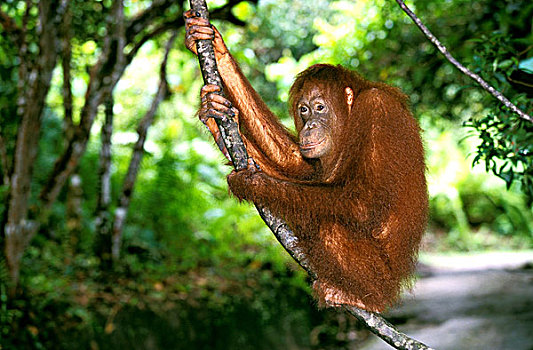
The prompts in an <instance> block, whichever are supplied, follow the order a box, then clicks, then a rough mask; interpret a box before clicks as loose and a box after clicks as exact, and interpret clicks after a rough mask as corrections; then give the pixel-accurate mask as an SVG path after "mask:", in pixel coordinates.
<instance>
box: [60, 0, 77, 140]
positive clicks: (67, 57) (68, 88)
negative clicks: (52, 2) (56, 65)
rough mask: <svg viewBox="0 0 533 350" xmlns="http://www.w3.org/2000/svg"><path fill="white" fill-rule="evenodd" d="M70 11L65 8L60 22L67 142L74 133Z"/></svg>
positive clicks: (64, 117)
mask: <svg viewBox="0 0 533 350" xmlns="http://www.w3.org/2000/svg"><path fill="white" fill-rule="evenodd" d="M71 25H72V12H71V10H70V8H66V13H65V16H64V19H63V23H61V30H62V35H61V52H62V55H61V56H62V57H61V68H62V70H63V88H62V93H63V113H64V116H63V120H64V123H63V124H64V127H65V135H66V139H67V142H68V140H70V139H71V138H72V136H73V134H74V123H73V120H72V110H73V109H72V100H73V98H72V81H71V80H72V77H71V70H72V67H71V64H72V43H71V40H72V28H71Z"/></svg>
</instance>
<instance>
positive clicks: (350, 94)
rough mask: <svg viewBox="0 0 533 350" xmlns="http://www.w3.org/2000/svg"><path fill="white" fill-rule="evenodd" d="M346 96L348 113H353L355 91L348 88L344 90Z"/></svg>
mask: <svg viewBox="0 0 533 350" xmlns="http://www.w3.org/2000/svg"><path fill="white" fill-rule="evenodd" d="M344 95H345V96H346V104H347V105H348V112H351V111H352V106H353V90H352V88H351V87H349V86H347V87H345V88H344Z"/></svg>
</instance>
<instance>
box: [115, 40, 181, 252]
mask: <svg viewBox="0 0 533 350" xmlns="http://www.w3.org/2000/svg"><path fill="white" fill-rule="evenodd" d="M176 37H177V32H174V33H173V34H172V36H171V37H170V39H169V40H168V42H167V45H166V48H165V54H164V57H163V60H162V61H161V68H160V73H159V77H160V78H159V86H158V88H157V92H156V94H155V96H154V99H153V100H152V105H151V106H150V109H149V110H148V111H147V112H146V114H145V115H144V117H143V118H142V120H141V121H140V123H139V126H138V127H137V135H138V138H137V142H136V143H135V146H134V147H133V152H132V155H131V160H130V164H129V167H128V172H127V174H126V177H125V178H124V184H123V187H122V193H121V195H120V199H119V202H118V207H117V209H116V210H115V218H114V222H113V234H112V244H111V246H112V248H111V253H112V257H113V260H114V261H116V260H118V258H119V256H120V245H121V241H122V231H123V229H124V223H125V220H126V216H127V213H128V208H129V205H130V202H131V197H132V195H133V188H134V186H135V181H136V180H137V174H138V172H139V168H140V165H141V161H142V158H143V156H144V143H145V141H146V136H147V134H148V129H149V128H150V126H151V125H152V123H153V121H154V117H155V114H156V112H157V109H158V107H159V104H160V103H161V101H162V100H163V99H164V98H165V96H166V95H167V94H168V83H167V62H168V56H169V53H170V49H171V48H172V46H173V45H174V41H175V40H176Z"/></svg>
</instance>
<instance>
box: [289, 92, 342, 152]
mask: <svg viewBox="0 0 533 350" xmlns="http://www.w3.org/2000/svg"><path fill="white" fill-rule="evenodd" d="M296 108H297V110H296V113H297V114H298V117H299V118H300V119H301V120H302V123H303V124H304V126H303V128H302V130H300V134H299V138H300V141H299V144H300V152H301V153H302V155H303V156H304V157H305V158H320V157H322V156H324V155H326V154H327V153H328V152H329V151H330V150H331V148H332V146H333V145H332V130H331V127H330V125H333V123H334V120H333V119H334V118H335V113H334V112H333V109H332V108H331V106H330V105H329V104H328V103H327V102H326V100H325V98H324V96H323V95H322V94H321V93H320V89H319V88H318V87H314V88H312V89H309V90H307V91H306V93H305V94H304V95H303V96H302V97H301V98H300V100H299V101H298V104H297V107H296Z"/></svg>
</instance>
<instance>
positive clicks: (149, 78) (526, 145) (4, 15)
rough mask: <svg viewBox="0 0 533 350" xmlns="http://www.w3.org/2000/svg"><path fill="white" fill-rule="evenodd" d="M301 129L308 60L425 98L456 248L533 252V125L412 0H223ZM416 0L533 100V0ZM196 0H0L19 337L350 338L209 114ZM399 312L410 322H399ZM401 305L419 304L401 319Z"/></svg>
mask: <svg viewBox="0 0 533 350" xmlns="http://www.w3.org/2000/svg"><path fill="white" fill-rule="evenodd" d="M208 4H209V7H210V10H211V13H212V19H213V23H214V24H215V25H216V26H217V27H218V28H219V30H220V31H221V33H222V35H223V37H224V39H225V41H226V43H227V45H228V47H229V48H230V50H231V52H232V53H233V55H234V56H235V57H236V59H237V60H238V61H239V62H240V63H241V66H242V69H243V71H244V73H245V74H246V76H247V77H248V78H249V79H250V81H251V82H252V85H253V86H254V87H255V88H256V89H257V90H258V91H259V92H260V94H261V96H262V97H263V98H264V99H265V101H266V102H267V104H268V105H269V106H270V107H271V108H272V109H273V111H274V112H275V113H276V114H277V115H279V116H280V117H281V118H282V119H283V120H284V121H286V122H287V125H290V118H289V116H288V114H287V106H286V102H287V94H288V89H289V87H290V85H291V83H292V81H293V79H294V76H295V75H296V74H297V73H298V72H300V71H302V70H303V69H305V68H306V67H308V66H309V65H311V64H314V63H319V62H328V63H333V64H342V65H344V66H346V67H349V68H351V69H354V70H356V71H358V72H359V73H360V74H361V75H363V76H364V77H366V78H368V79H371V80H378V81H383V82H387V83H389V84H391V85H394V86H398V87H400V88H401V89H403V91H404V92H405V93H406V94H407V95H409V96H410V99H411V103H412V108H413V112H414V114H415V116H416V118H417V119H418V120H419V122H420V125H421V127H422V129H423V130H424V132H423V137H424V141H425V146H426V154H427V168H428V169H427V177H428V182H429V194H430V206H431V208H430V209H431V213H430V221H429V224H428V232H427V234H426V237H425V239H424V244H423V247H422V252H421V260H422V262H425V261H426V259H430V258H429V257H431V256H433V255H434V254H443V253H448V252H469V253H470V252H479V251H487V250H488V251H518V250H521V251H526V252H527V251H528V250H531V249H533V210H532V204H533V156H532V154H533V153H532V152H533V124H532V123H530V122H528V121H525V120H522V119H519V118H518V117H517V116H516V115H514V114H512V113H510V112H509V111H508V110H507V109H506V108H504V107H502V106H501V105H499V104H498V103H496V101H495V99H494V98H493V97H491V96H490V95H488V94H487V93H486V92H485V91H483V90H481V89H480V88H479V87H478V86H477V85H476V84H475V83H474V82H473V81H471V80H470V79H469V78H468V77H466V76H464V75H462V74H461V73H460V72H459V71H457V70H456V69H455V68H454V67H453V66H452V65H451V64H450V63H448V62H447V61H446V60H445V59H444V58H443V57H442V56H441V55H440V54H439V53H438V51H437V50H436V49H435V48H434V47H433V45H432V44H431V43H430V42H429V41H427V39H425V38H424V37H423V35H422V34H421V32H420V31H419V29H418V28H417V27H416V26H415V25H414V24H413V23H412V21H411V19H409V18H408V17H407V16H406V15H405V14H404V13H403V12H402V11H401V9H400V8H399V7H398V5H397V3H396V2H395V1H392V0H358V1H343V0H339V1H325V0H315V1H304V0H296V1H288V0H278V1H270V0H256V1H240V0H226V1H225V0H216V1H208ZM408 5H409V6H410V7H411V8H412V9H413V10H414V11H415V12H416V13H417V14H418V16H419V17H420V18H421V19H422V21H423V22H424V23H425V24H426V25H427V26H428V27H429V28H430V29H431V30H432V31H433V33H434V34H435V35H437V37H439V38H440V39H441V41H442V42H443V43H444V44H445V45H446V46H447V47H448V49H449V50H450V51H451V52H452V54H453V55H454V56H455V57H456V58H457V59H459V61H461V62H463V63H464V64H465V65H466V66H467V67H469V68H470V69H471V70H472V71H474V72H476V73H478V74H480V75H482V76H483V77H484V78H485V79H486V80H487V81H489V82H490V83H491V84H493V85H494V86H495V87H496V88H497V89H498V90H499V91H501V92H502V93H504V94H505V95H506V96H507V97H509V98H510V99H511V100H512V101H513V102H515V103H516V104H517V105H518V106H519V107H520V108H522V110H524V111H526V112H528V113H529V114H530V115H531V114H532V112H533V102H532V96H533V88H532V86H533V84H532V81H533V32H532V26H533V3H532V2H531V1H527V0H524V1H520V0H506V1H491V0H474V1H466V0H446V1H442V0H424V1H410V2H408ZM187 9H188V2H182V1H170V0H151V1H148V0H124V1H111V0H90V1H83V0H61V1H59V0H58V1H56V0H40V1H38V0H24V1H23V0H4V1H2V2H1V3H0V160H1V163H0V175H1V179H0V227H1V231H0V232H1V238H0V244H1V248H2V250H1V254H0V349H122V348H130V349H235V348H239V349H309V348H312V349H344V348H346V349H348V348H354V347H355V346H357V344H360V343H361V342H363V341H365V339H367V338H368V337H370V334H369V332H368V331H366V330H364V329H363V328H362V327H361V326H360V325H358V324H357V323H356V322H355V321H354V320H352V319H351V318H349V317H348V316H347V315H344V314H342V313H338V312H334V311H330V310H318V309H317V308H316V305H315V302H314V301H313V298H312V295H311V290H310V287H309V284H308V280H307V277H306V275H305V274H304V273H303V272H302V271H301V270H300V269H299V268H298V266H297V265H296V264H295V263H294V262H293V261H292V260H291V258H290V257H289V256H288V254H287V253H286V252H285V251H284V250H283V248H282V247H281V246H280V245H279V244H278V242H277V241H276V240H275V238H274V236H273V235H272V234H271V233H270V231H269V230H268V228H267V227H266V226H265V225H264V224H263V222H262V221H261V219H260V218H259V216H258V215H257V212H256V211H255V209H254V208H253V206H251V205H248V204H244V203H238V202H237V201H236V200H235V199H233V198H231V197H230V196H229V195H228V190H227V185H226V181H225V175H226V174H227V173H229V171H230V170H231V168H230V167H229V166H227V165H225V161H224V159H223V157H222V156H221V154H220V152H219V151H218V150H217V149H216V147H215V146H214V143H213V142H212V141H211V137H210V136H209V135H208V133H207V131H206V130H205V127H204V126H203V125H202V123H200V122H199V120H198V119H197V117H196V115H195V113H196V110H197V108H198V105H199V91H200V88H201V86H202V78H201V76H200V73H199V69H198V62H197V59H196V57H195V56H194V55H192V54H191V53H190V52H189V51H187V49H186V48H185V46H184V44H183V38H184V28H183V19H182V14H183V12H184V11H185V10H187ZM392 321H394V319H392ZM396 321H400V320H396Z"/></svg>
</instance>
